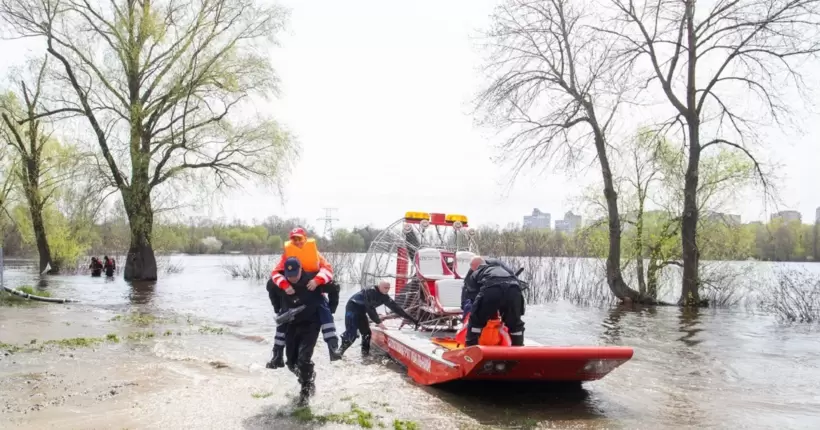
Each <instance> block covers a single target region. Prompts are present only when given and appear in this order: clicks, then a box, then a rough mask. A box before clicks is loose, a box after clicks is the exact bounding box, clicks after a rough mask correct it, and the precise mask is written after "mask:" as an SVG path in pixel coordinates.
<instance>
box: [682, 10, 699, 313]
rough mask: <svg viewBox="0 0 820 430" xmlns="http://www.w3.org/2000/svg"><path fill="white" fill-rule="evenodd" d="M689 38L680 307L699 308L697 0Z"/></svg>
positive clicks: (688, 19)
mask: <svg viewBox="0 0 820 430" xmlns="http://www.w3.org/2000/svg"><path fill="white" fill-rule="evenodd" d="M686 36H687V45H688V48H689V49H688V52H687V55H688V60H689V64H687V67H688V70H687V82H686V106H687V110H688V112H686V123H687V128H688V130H687V131H688V132H689V161H688V164H687V166H686V176H685V178H684V186H683V217H682V219H681V251H682V257H683V282H682V286H681V292H680V300H678V304H679V305H681V306H699V305H701V302H700V294H699V291H698V286H699V283H700V279H698V265H699V264H700V261H699V260H700V252H699V251H698V243H697V233H698V202H697V192H698V167H699V165H700V112H699V111H698V108H697V106H698V105H697V95H698V91H697V80H696V76H695V75H696V73H697V61H698V50H697V49H698V46H697V43H698V40H697V34H696V31H695V1H694V0H687V1H686Z"/></svg>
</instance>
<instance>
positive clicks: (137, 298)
mask: <svg viewBox="0 0 820 430" xmlns="http://www.w3.org/2000/svg"><path fill="white" fill-rule="evenodd" d="M128 284H129V285H130V287H131V292H130V293H129V294H128V300H129V301H130V302H131V304H132V305H147V304H151V303H152V302H153V301H154V294H155V292H156V286H157V282H156V281H133V282H129V283H128Z"/></svg>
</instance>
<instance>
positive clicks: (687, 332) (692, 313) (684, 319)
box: [678, 308, 703, 347]
mask: <svg viewBox="0 0 820 430" xmlns="http://www.w3.org/2000/svg"><path fill="white" fill-rule="evenodd" d="M700 312H701V310H700V308H681V309H680V313H679V314H678V323H679V331H680V332H681V333H684V335H683V336H681V337H679V338H678V340H679V341H681V342H683V343H684V344H686V346H690V347H691V346H696V345H698V344H700V343H701V342H703V339H695V336H696V335H697V334H698V333H700V332H702V331H703V328H701V326H700Z"/></svg>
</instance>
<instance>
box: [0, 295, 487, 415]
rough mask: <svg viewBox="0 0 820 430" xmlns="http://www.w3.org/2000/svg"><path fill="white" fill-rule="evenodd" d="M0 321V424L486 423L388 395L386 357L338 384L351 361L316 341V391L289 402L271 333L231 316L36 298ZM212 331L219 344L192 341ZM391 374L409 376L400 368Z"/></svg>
mask: <svg viewBox="0 0 820 430" xmlns="http://www.w3.org/2000/svg"><path fill="white" fill-rule="evenodd" d="M0 330H2V334H3V335H2V338H0V339H2V345H0V398H2V399H3V400H2V401H0V410H2V414H0V427H2V428H17V429H42V428H63V429H65V428H78V429H79V428H84V429H87V428H117V429H122V428H129V429H136V428H221V429H227V428H246V429H262V428H277V429H280V428H282V429H288V428H294V429H296V428H305V427H306V426H310V427H313V428H397V429H419V428H425V429H426V428H431V429H434V428H442V429H444V428H465V429H466V428H482V426H481V425H480V424H478V423H477V422H475V421H472V422H471V420H468V419H463V418H458V419H456V417H455V416H454V415H455V414H454V411H452V410H450V411H449V412H448V411H447V409H449V408H448V407H447V406H446V405H445V404H443V403H442V402H440V401H437V399H436V398H435V397H434V396H430V395H427V397H428V399H424V401H421V402H417V401H416V404H417V405H422V407H414V405H412V404H407V403H403V404H394V403H396V400H397V399H396V398H391V396H390V395H389V394H388V393H386V392H385V390H384V389H383V387H380V386H379V384H380V382H379V381H378V377H379V376H378V375H377V374H373V373H374V372H368V370H367V368H372V369H374V370H375V369H378V370H379V372H378V373H383V372H385V371H391V370H387V369H385V367H384V366H381V368H377V367H376V366H380V365H381V364H382V363H372V364H373V366H361V365H359V367H360V368H359V369H353V370H357V372H356V373H360V374H357V375H356V378H355V379H352V380H351V381H350V384H339V383H338V379H339V376H340V375H339V373H342V372H344V371H345V370H351V369H350V368H351V367H352V366H356V365H357V363H347V365H346V366H345V367H344V368H335V369H334V368H333V367H332V366H331V363H330V362H329V361H328V360H327V358H326V357H325V355H324V354H323V352H324V344H320V345H319V346H318V347H317V349H316V354H315V356H314V361H315V362H316V364H317V372H318V379H317V395H316V397H315V398H314V399H313V400H312V402H311V407H310V409H309V410H305V409H300V408H297V407H296V406H295V400H296V397H295V394H296V393H297V392H298V384H297V382H296V378H295V376H293V375H292V374H291V373H290V372H287V371H285V370H284V369H277V370H269V369H265V368H264V367H263V366H262V365H263V363H264V360H265V358H266V356H265V354H266V351H267V350H268V345H269V344H268V339H264V338H263V337H260V336H248V335H242V334H240V333H233V332H231V331H230V328H229V327H215V326H213V325H208V324H206V323H203V322H197V321H194V320H192V319H191V318H190V317H179V316H178V317H175V318H174V317H172V318H164V317H155V316H151V315H146V314H139V313H128V312H126V313H122V312H120V313H118V312H114V311H107V310H101V309H93V308H83V307H81V306H59V305H35V306H20V307H3V308H2V314H0ZM37 333H39V334H40V335H41V336H43V334H44V333H48V334H49V335H50V336H51V337H46V338H38V337H37V336H36V334H37ZM54 335H58V336H61V337H54ZM214 342H216V343H220V344H222V345H223V346H224V349H225V350H226V351H225V352H226V353H225V354H219V353H213V352H206V351H207V349H203V348H198V347H197V345H202V344H209V343H214ZM237 343H241V344H244V345H243V349H244V348H248V344H252V345H254V347H253V349H254V350H256V351H258V352H259V354H258V356H255V357H246V358H247V360H242V361H238V360H235V359H232V357H231V355H232V354H231V353H230V351H228V350H230V349H232V348H234V347H235V345H236V344H237ZM358 358H359V359H361V358H360V357H358ZM374 360H381V359H380V358H376V359H374ZM387 367H390V365H388V366H387ZM368 373H371V375H370V376H371V377H370V378H368ZM395 379H396V383H397V384H412V383H411V382H409V381H407V380H405V379H404V378H402V377H401V376H400V374H398V373H397V374H396V375H395ZM345 385H347V386H345ZM419 394H420V395H422V396H424V393H423V392H421V391H419ZM398 399H399V400H400V399H401V398H400V397H399V398H398ZM436 403H438V405H436ZM429 405H433V406H434V407H433V408H429V407H428V406H429ZM368 426H370V427H368Z"/></svg>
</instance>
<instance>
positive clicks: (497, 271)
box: [462, 256, 524, 347]
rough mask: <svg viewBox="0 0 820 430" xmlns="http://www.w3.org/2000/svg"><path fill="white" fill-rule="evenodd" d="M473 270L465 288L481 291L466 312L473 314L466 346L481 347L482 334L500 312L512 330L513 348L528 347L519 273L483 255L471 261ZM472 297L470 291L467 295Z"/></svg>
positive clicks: (468, 328) (468, 325) (505, 323)
mask: <svg viewBox="0 0 820 430" xmlns="http://www.w3.org/2000/svg"><path fill="white" fill-rule="evenodd" d="M470 270H471V272H472V273H470V274H469V276H468V279H467V280H465V287H467V288H475V287H478V289H479V290H478V294H477V295H476V296H475V299H474V300H472V301H471V303H469V304H468V306H469V307H468V308H467V309H465V313H466V311H469V312H470V321H469V322H468V323H467V336H466V342H465V344H466V346H468V347H469V346H473V345H478V339H479V338H480V337H481V331H482V330H483V329H484V326H485V325H487V321H488V320H489V319H490V318H494V317H495V315H496V313H500V314H501V320H502V321H503V322H504V325H506V326H507V329H508V330H509V331H510V341H511V343H512V346H524V321H522V320H521V316H522V315H524V294H523V293H522V292H521V284H520V282H519V280H518V278H517V277H516V275H515V271H513V270H512V269H511V268H510V267H509V266H507V265H506V264H504V263H502V262H501V261H499V260H496V259H494V258H488V259H486V260H485V259H484V258H483V257H480V256H476V257H473V259H472V260H471V261H470ZM465 289H466V288H465ZM473 291H474V290H473ZM469 295H470V293H469V292H468V293H466V294H465V296H469ZM465 296H462V298H464V297H465ZM462 306H463V307H464V305H462Z"/></svg>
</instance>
